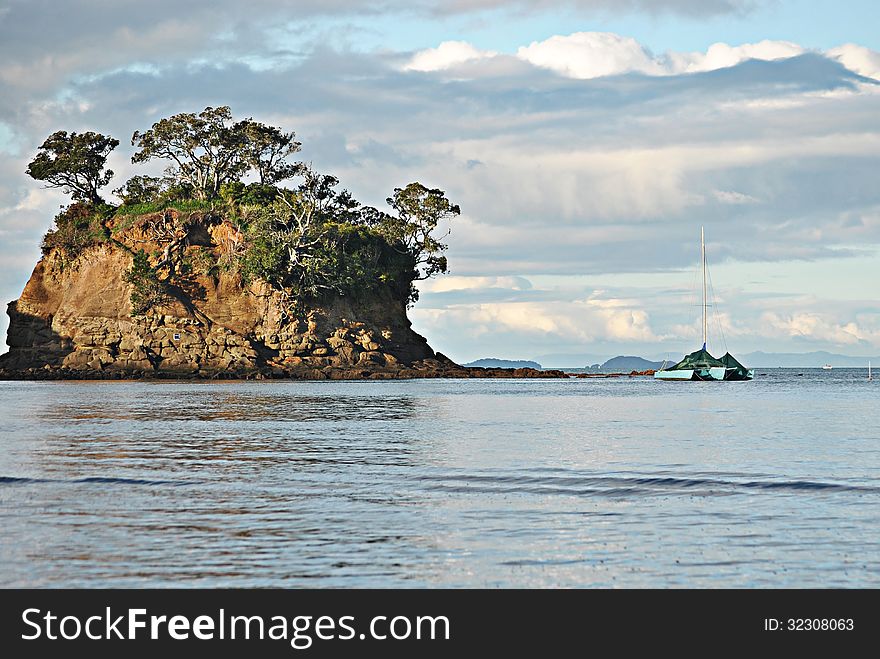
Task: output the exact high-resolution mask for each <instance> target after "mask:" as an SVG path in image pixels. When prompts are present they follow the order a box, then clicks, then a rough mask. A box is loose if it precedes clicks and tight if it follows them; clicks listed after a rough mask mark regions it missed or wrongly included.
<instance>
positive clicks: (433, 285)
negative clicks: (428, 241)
mask: <svg viewBox="0 0 880 659" xmlns="http://www.w3.org/2000/svg"><path fill="white" fill-rule="evenodd" d="M531 287H532V284H531V282H530V281H529V280H528V279H526V278H525V277H456V276H455V275H448V276H445V277H440V278H439V279H428V280H427V281H424V282H422V283H421V284H420V286H419V288H420V290H423V291H429V292H431V293H446V292H449V291H467V290H479V289H486V288H499V289H505V290H510V291H525V290H528V289H530V288H531Z"/></svg>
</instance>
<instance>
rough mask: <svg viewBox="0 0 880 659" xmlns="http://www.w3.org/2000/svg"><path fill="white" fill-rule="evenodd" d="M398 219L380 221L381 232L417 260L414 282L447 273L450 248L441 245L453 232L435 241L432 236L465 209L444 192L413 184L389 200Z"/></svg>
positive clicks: (396, 246)
mask: <svg viewBox="0 0 880 659" xmlns="http://www.w3.org/2000/svg"><path fill="white" fill-rule="evenodd" d="M386 202H387V203H388V205H389V206H391V208H393V209H394V210H395V211H396V212H397V216H396V217H395V216H393V215H385V216H384V217H381V218H380V219H379V225H378V229H379V231H380V232H381V233H382V235H383V236H384V237H385V239H386V240H387V241H388V242H389V244H391V245H392V246H393V247H394V248H395V249H396V250H398V252H401V253H407V254H409V255H410V256H411V257H412V259H413V269H414V271H415V276H414V279H416V280H419V279H427V278H428V277H431V276H433V275H435V274H437V273H444V272H447V261H446V257H445V256H443V252H444V251H446V247H447V246H446V245H445V244H443V243H442V242H440V241H441V240H442V239H443V238H445V237H446V236H448V235H449V231H448V230H447V231H446V233H445V234H444V235H443V236H441V237H440V238H435V237H434V236H433V235H432V233H433V232H434V230H435V229H437V226H438V225H439V224H440V222H442V221H444V220H448V219H451V218H452V217H454V216H456V215H459V214H460V213H461V209H460V208H459V207H458V205H457V204H453V203H452V202H451V201H449V199H447V198H446V193H445V192H443V190H438V189H436V188H433V189H429V188H426V187H425V186H424V185H422V184H421V183H418V182H416V183H410V184H409V185H407V186H406V187H405V188H394V194H393V195H392V196H391V197H388V199H386Z"/></svg>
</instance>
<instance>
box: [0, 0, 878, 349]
mask: <svg viewBox="0 0 880 659" xmlns="http://www.w3.org/2000/svg"><path fill="white" fill-rule="evenodd" d="M878 24H880V3H876V2H870V1H867V0H864V1H862V0H854V1H849V2H847V1H845V0H839V1H837V2H827V1H825V0H813V1H808V0H512V1H511V0H506V1H502V0H447V1H445V2H440V1H438V0H409V1H407V2H403V1H402V0H384V1H379V2H366V1H363V0H301V1H296V2H290V1H282V0H250V2H247V3H241V2H236V1H234V0H212V1H211V2H201V1H195V2H187V3H180V2H178V1H176V0H175V1H174V2H172V1H171V0H155V1H154V2H151V3H144V2H140V1H139V2H134V1H129V0H112V1H111V0H71V1H68V2H64V3H58V2H53V1H51V0H0V300H2V301H3V302H4V303H5V302H8V301H11V300H14V299H16V298H17V297H18V295H19V294H20V293H21V290H22V288H23V286H24V284H25V282H26V281H27V279H28V277H29V276H30V273H31V271H32V269H33V266H34V264H35V263H36V261H37V259H38V258H39V255H40V254H39V243H40V239H41V237H42V235H43V234H44V233H45V231H46V230H47V229H48V228H49V226H50V225H51V223H52V218H53V216H54V215H55V213H56V212H57V211H58V209H59V206H61V205H63V204H65V203H67V199H66V197H65V196H64V194H63V193H61V192H60V191H58V190H50V189H44V188H42V187H41V186H40V184H39V183H37V182H36V181H33V180H32V179H30V178H29V177H27V176H26V175H25V174H24V171H25V168H26V166H27V163H28V161H29V160H30V159H31V158H32V157H33V155H34V154H35V152H36V150H37V148H38V147H39V145H40V144H41V143H42V141H43V140H44V139H45V137H46V136H47V135H49V134H50V133H52V132H53V131H55V130H68V131H70V130H75V131H85V130H96V131H99V132H102V133H105V134H111V135H113V136H115V137H117V138H118V139H119V140H120V143H121V144H120V147H119V148H118V149H117V150H116V151H115V152H114V153H113V154H112V155H111V157H110V161H109V165H110V167H111V168H112V169H113V170H114V171H115V172H116V176H115V178H114V180H113V182H112V183H111V185H110V186H108V188H107V189H106V190H107V195H105V196H110V195H109V191H110V190H112V189H113V188H115V187H118V186H120V185H121V184H122V183H124V181H125V180H126V179H127V178H128V177H129V176H132V175H134V174H136V173H154V172H152V171H150V170H149V168H145V167H143V166H141V165H137V166H135V165H132V164H131V162H130V158H131V154H132V148H131V147H130V137H131V133H132V132H134V131H135V130H144V129H146V128H149V127H150V126H151V125H152V124H153V123H154V122H155V121H157V120H158V119H160V118H162V117H166V116H170V115H171V114H175V113H178V112H197V111H199V110H201V109H203V108H204V107H206V106H209V105H211V106H216V105H229V106H231V108H232V110H233V113H234V114H235V115H236V116H239V117H245V116H250V117H254V118H255V119H257V120H260V121H264V122H267V123H270V124H272V125H276V126H280V127H282V128H284V129H285V130H294V131H296V134H297V137H298V139H299V140H300V141H302V143H303V150H302V153H301V155H302V158H303V159H304V160H306V161H308V162H311V163H312V164H313V165H314V166H315V168H316V169H318V170H320V171H324V172H327V173H332V174H334V175H335V176H337V177H338V178H339V179H340V180H341V186H342V187H345V188H347V189H349V190H350V191H351V192H352V193H353V194H354V195H355V197H356V198H357V199H359V200H360V201H362V202H363V203H366V204H370V205H374V206H377V207H380V208H381V207H384V200H385V198H386V197H387V196H389V194H390V193H391V191H392V190H393V189H394V188H395V187H402V186H404V185H406V184H407V183H409V182H411V181H420V182H422V183H424V184H425V185H428V186H430V187H438V188H441V189H443V190H444V191H446V193H447V195H448V197H449V198H450V199H451V200H452V201H453V202H455V203H458V204H459V205H460V206H461V209H462V214H461V216H460V217H458V218H456V219H455V220H454V221H453V223H452V225H451V227H450V229H451V234H450V235H449V237H448V240H447V242H448V244H449V249H448V253H447V255H448V257H449V263H450V269H451V273H450V274H448V275H444V276H441V277H437V278H435V279H432V280H429V281H427V282H423V283H422V285H421V286H420V289H421V299H420V300H419V302H418V303H417V304H416V305H415V307H414V308H413V309H411V310H410V318H411V319H412V321H413V327H414V329H415V330H416V331H418V332H419V333H421V334H423V335H425V336H426V337H427V338H428V339H429V342H430V344H431V345H432V347H433V348H434V349H435V350H438V351H440V352H443V353H444V354H446V355H448V356H450V357H451V358H453V359H455V360H457V361H460V362H466V361H470V360H473V359H477V358H481V357H498V358H507V359H538V361H541V362H542V363H543V364H544V365H545V366H578V365H582V364H580V363H569V362H571V360H572V359H574V360H577V359H581V360H584V363H587V361H589V360H590V358H591V357H595V358H600V357H610V356H613V355H617V354H638V355H643V356H647V357H661V356H671V357H678V356H680V355H681V354H683V353H685V352H689V351H691V350H693V349H695V348H697V347H699V344H700V343H701V339H700V337H699V333H700V331H699V326H700V323H699V314H700V309H699V305H698V298H697V286H696V284H697V281H698V280H697V275H698V272H697V270H698V264H699V259H700V250H699V235H700V227H701V226H704V227H705V232H706V243H707V256H708V261H709V264H710V274H711V283H712V290H713V293H714V295H713V296H712V297H713V306H712V307H711V310H710V341H709V348H710V350H714V351H716V352H719V353H723V352H724V350H726V349H729V350H730V351H731V352H733V353H734V354H743V353H747V352H750V351H754V350H762V351H765V352H809V351H813V350H829V351H832V352H839V353H843V354H849V355H876V354H880V301H878V299H877V283H876V282H877V281H878V280H880V277H878V275H880V260H878V259H880V254H878V248H880V175H878V172H880V167H878V165H880V35H878V33H877V30H876V26H877V25H878ZM6 327H7V319H6V318H5V317H4V318H2V320H0V334H3V335H5V332H6ZM575 356H577V357H575Z"/></svg>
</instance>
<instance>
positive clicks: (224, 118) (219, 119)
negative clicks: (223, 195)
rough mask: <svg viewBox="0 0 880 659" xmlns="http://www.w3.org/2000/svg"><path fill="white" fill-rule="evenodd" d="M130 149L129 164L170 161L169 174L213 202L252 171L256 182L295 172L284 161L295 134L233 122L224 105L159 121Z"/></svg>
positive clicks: (294, 148) (245, 121) (296, 145)
mask: <svg viewBox="0 0 880 659" xmlns="http://www.w3.org/2000/svg"><path fill="white" fill-rule="evenodd" d="M131 144H132V146H135V147H137V148H138V151H137V152H136V153H135V154H134V156H132V159H131V161H132V162H133V163H139V162H146V161H148V160H151V159H153V158H161V159H165V160H170V161H171V162H172V163H173V164H172V165H171V170H170V172H169V173H170V174H171V175H172V176H176V177H179V178H180V179H182V180H183V181H185V182H186V183H188V184H189V185H191V186H192V188H193V190H194V191H195V195H196V197H197V198H199V199H213V198H215V197H217V196H218V195H219V193H220V188H221V187H222V186H223V184H224V183H230V182H233V181H237V180H239V179H240V178H241V177H242V176H243V175H244V174H245V173H246V172H248V171H249V170H253V171H254V172H255V173H256V175H257V177H258V178H259V181H260V183H261V184H264V185H268V184H274V183H278V182H279V181H283V180H285V179H288V178H290V177H292V176H293V175H294V174H296V173H297V171H298V169H299V166H298V165H297V164H295V163H291V162H289V161H288V160H287V159H288V158H289V157H290V156H292V155H293V154H294V153H296V152H297V151H299V148H300V143H299V142H297V141H296V140H295V139H294V134H293V133H292V132H291V133H285V132H283V131H282V130H281V129H279V128H275V127H274V126H267V125H266V124H262V123H259V122H256V121H254V120H253V119H250V118H248V119H242V120H241V121H234V120H233V118H232V112H231V110H230V109H229V107H228V106H225V105H224V106H222V107H218V108H212V107H207V108H205V109H204V110H202V111H201V112H199V113H198V114H195V113H191V112H184V113H181V114H175V115H174V116H172V117H168V118H166V119H161V120H160V121H157V122H156V123H154V124H153V127H152V128H150V129H149V130H147V131H144V132H143V133H141V132H140V131H135V133H134V134H133V135H132V138H131Z"/></svg>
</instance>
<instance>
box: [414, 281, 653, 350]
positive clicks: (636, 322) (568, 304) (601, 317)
mask: <svg viewBox="0 0 880 659" xmlns="http://www.w3.org/2000/svg"><path fill="white" fill-rule="evenodd" d="M637 304H638V303H636V302H635V301H633V300H622V299H614V298H603V297H601V292H600V291H597V292H594V293H593V294H592V295H591V296H590V297H589V298H586V299H582V300H574V301H557V302H536V301H531V302H489V303H482V304H459V305H450V306H449V307H447V308H444V309H437V308H420V309H416V310H414V311H413V312H412V314H413V317H414V318H415V319H417V321H418V322H419V323H420V325H422V326H424V327H428V328H430V329H431V330H432V331H434V330H436V331H437V332H442V333H446V332H448V331H449V330H450V329H451V328H458V329H457V330H456V331H458V332H460V333H465V334H468V335H470V337H471V338H477V339H478V338H480V337H483V336H486V335H489V336H491V335H492V334H494V333H496V332H510V333H514V334H516V333H521V334H524V335H531V336H533V337H539V338H541V339H542V340H544V341H546V343H547V345H551V344H553V343H554V342H555V343H568V344H585V343H591V342H594V341H610V342H627V341H648V342H650V341H657V340H659V338H660V337H658V336H657V335H656V334H655V333H654V331H653V330H652V329H651V326H650V322H649V316H648V314H647V312H645V311H644V310H643V309H641V308H639V307H638V306H637Z"/></svg>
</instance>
